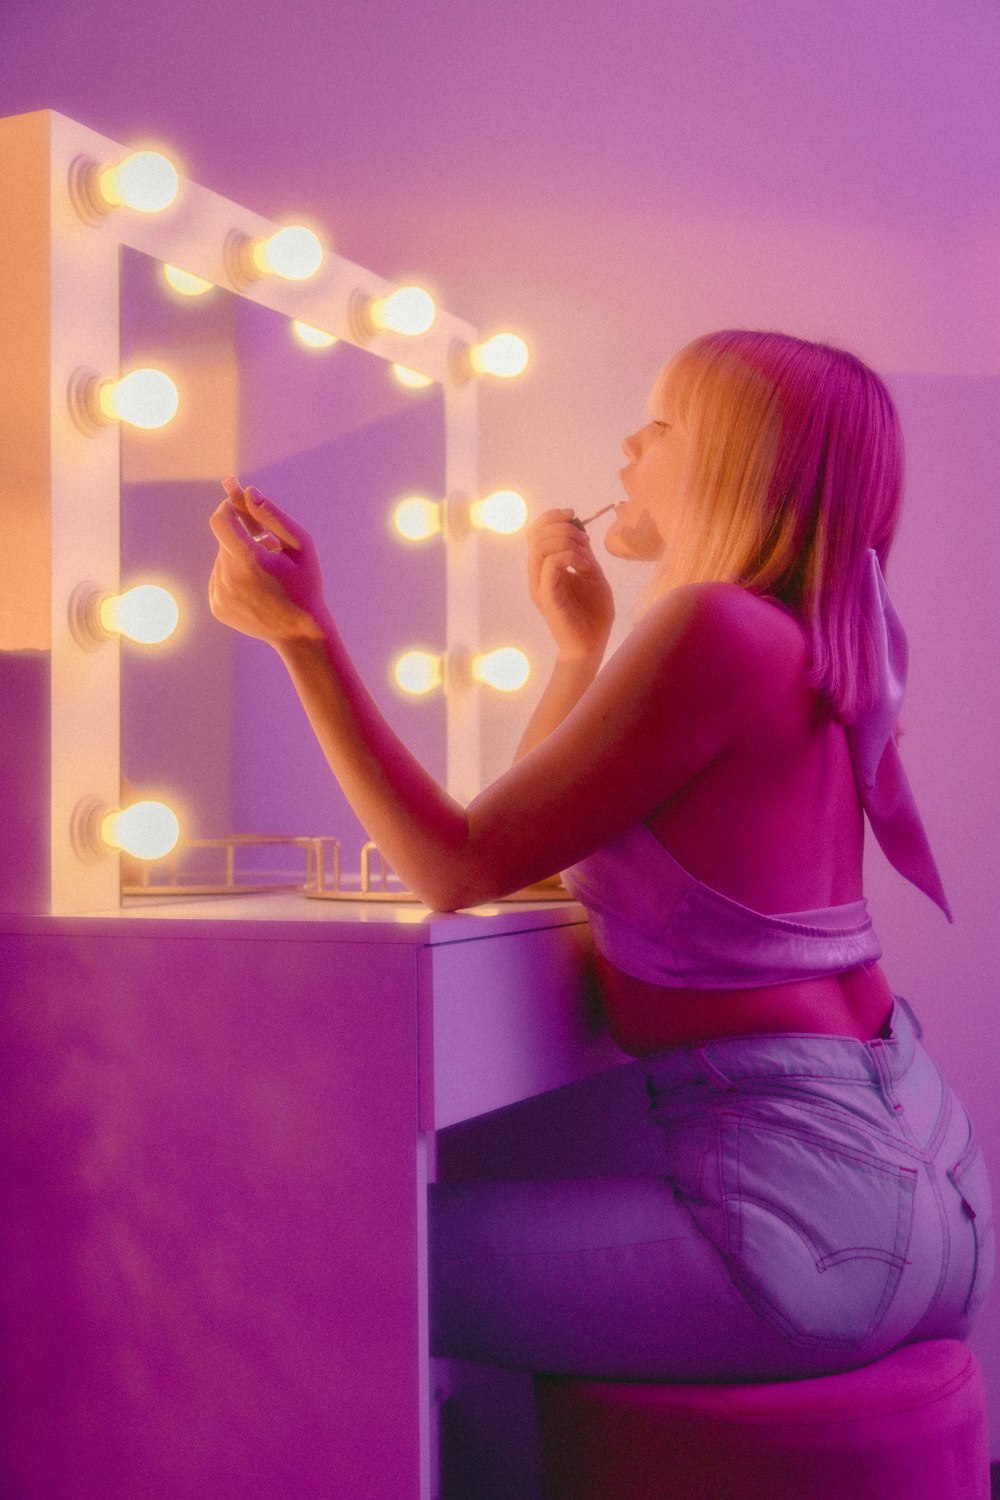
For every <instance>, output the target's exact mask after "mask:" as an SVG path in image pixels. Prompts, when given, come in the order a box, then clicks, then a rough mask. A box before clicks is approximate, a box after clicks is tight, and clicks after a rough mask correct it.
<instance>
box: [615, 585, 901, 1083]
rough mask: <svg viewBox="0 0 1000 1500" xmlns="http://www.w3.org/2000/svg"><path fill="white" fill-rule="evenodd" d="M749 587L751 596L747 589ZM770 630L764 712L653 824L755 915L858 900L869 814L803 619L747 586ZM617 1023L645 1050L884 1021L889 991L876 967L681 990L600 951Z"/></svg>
mask: <svg viewBox="0 0 1000 1500" xmlns="http://www.w3.org/2000/svg"><path fill="white" fill-rule="evenodd" d="M741 592H742V591H741ZM743 598H744V600H745V604H744V612H745V622H744V623H745V627H746V628H747V629H750V630H753V631H755V632H759V633H761V634H760V636H759V639H760V642H761V644H762V646H763V647H764V648H765V649H764V650H763V651H762V653H761V655H762V659H763V660H764V661H766V663H767V666H766V669H765V670H766V679H765V681H764V682H762V685H761V686H762V691H761V693H760V695H759V700H758V701H759V702H760V705H761V706H760V710H759V712H757V713H756V714H755V715H754V717H753V718H752V720H751V719H748V720H747V722H745V723H744V724H743V725H742V726H741V731H740V733H739V734H738V735H737V738H736V740H735V741H734V742H733V744H732V745H731V746H730V747H729V749H728V750H727V751H725V752H724V753H723V754H722V755H720V756H718V757H717V759H716V760H714V761H713V762H712V763H711V765H709V766H708V767H706V769H705V770H704V771H703V772H702V773H701V774H700V775H699V776H697V777H695V779H694V780H693V781H692V782H690V783H689V784H688V785H687V786H685V787H684V788H683V790H682V791H681V792H679V793H678V794H676V795H675V796H674V797H672V798H671V799H670V800H669V801H668V802H667V803H665V804H664V805H663V807H661V808H659V809H657V811H656V813H655V814H654V815H653V816H652V817H650V818H648V819H647V820H646V821H647V823H648V826H649V828H650V830H651V831H652V833H653V834H654V835H655V836H656V838H658V839H659V841H660V842H661V843H662V844H663V846H664V847H665V848H666V849H667V850H668V852H669V853H670V854H671V855H672V856H673V857H674V859H676V860H677V861H678V862H679V863H680V864H681V865H682V866H683V867H684V868H685V869H686V870H687V871H688V872H689V873H690V874H691V875H693V876H694V877H695V878H696V879H697V880H700V881H701V882H703V884H705V885H707V886H710V887H711V888H712V889H713V890H717V891H720V892H721V893H722V894H723V895H725V896H728V897H730V899H732V900H734V901H739V902H740V903H741V904H742V905H744V906H748V907H750V908H751V909H753V910H754V911H759V912H764V913H767V914H774V913H779V912H793V911H809V910H812V909H815V908H819V907H827V906H839V905H843V904H845V903H848V902H852V901H857V900H859V899H860V898H861V896H862V853H863V846H864V814H863V811H862V808H861V802H860V798H859V796H858V791H857V787H856V784H855V779H854V769H853V762H852V759H851V754H850V749H849V746H848V742H847V733H846V730H845V729H844V726H843V725H840V724H836V723H834V722H832V721H830V720H828V719H827V720H818V719H817V715H816V698H815V695H814V694H813V693H812V692H811V691H810V690H809V688H808V687H807V686H806V683H805V672H806V667H807V664H808V646H807V641H806V636H805V633H804V631H803V629H802V626H801V624H800V623H799V621H798V620H797V619H796V618H795V616H794V615H792V614H791V612H790V611H787V610H785V609H783V608H781V607H776V606H775V604H774V603H773V602H770V601H764V600H762V599H759V598H756V597H754V596H753V595H751V594H749V593H746V592H743ZM598 971H599V975H600V978H601V982H602V988H603V991H604V999H605V1004H606V1008H607V1011H608V1015H609V1020H610V1022H611V1025H612V1029H613V1031H614V1032H615V1034H616V1036H617V1037H618V1040H619V1042H620V1043H621V1044H622V1045H623V1046H625V1047H626V1050H628V1051H630V1052H636V1053H647V1052H651V1051H657V1050H662V1049H663V1048H665V1047H670V1046H675V1045H678V1044H680V1043H682V1042H688V1041H696V1040H700V1039H705V1038H707V1037H710V1036H724V1035H739V1034H744V1033H756V1032H760V1031H809V1032H822V1033H827V1034H835V1035H848V1036H857V1037H860V1038H861V1039H863V1040H869V1039H871V1038H872V1037H875V1036H877V1035H878V1034H879V1032H880V1031H881V1030H882V1028H883V1025H884V1023H885V1022H886V1020H887V1018H888V1014H889V1011H890V1010H891V1007H892V993H891V991H890V989H889V985H888V983H887V981H886V979H885V976H884V974H883V973H882V971H881V969H880V968H879V966H878V965H877V964H872V965H869V966H868V967H867V968H858V969H854V970H851V971H850V972H849V973H846V974H840V975H831V976H828V977H825V978H822V979H816V980H801V981H795V982H794V983H792V984H782V985H767V986H760V987H757V988H755V989H750V990H746V989H744V990H684V989H674V988H665V987H662V986H659V985H654V984H651V983H648V982H647V981H644V980H637V979H634V978H632V977H631V976H629V975H625V974H622V973H621V972H620V971H618V970H616V969H614V968H613V967H612V966H611V965H610V964H609V963H608V962H607V961H606V960H603V959H601V958H598Z"/></svg>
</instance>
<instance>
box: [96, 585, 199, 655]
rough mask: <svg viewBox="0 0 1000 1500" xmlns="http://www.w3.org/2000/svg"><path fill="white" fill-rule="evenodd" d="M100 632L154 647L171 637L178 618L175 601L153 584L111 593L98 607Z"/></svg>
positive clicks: (178, 613) (164, 590)
mask: <svg viewBox="0 0 1000 1500" xmlns="http://www.w3.org/2000/svg"><path fill="white" fill-rule="evenodd" d="M98 618H99V620H100V623H101V629H102V630H104V631H105V632H106V633H107V634H108V635H125V636H128V638H129V640H130V641H137V642H138V643H139V644H140V645H143V646H155V645H157V644H158V643H159V642H160V641H165V640H166V639H167V637H168V636H171V635H173V633H174V631H175V630H176V629H177V622H178V620H179V619H180V611H179V609H178V608H177V600H176V599H175V598H174V596H173V594H170V593H168V592H167V590H166V589H162V588H160V587H159V586H158V585H157V584H155V583H140V584H138V585H137V586H136V587H135V588H134V589H127V590H126V591H125V593H124V594H110V595H108V596H107V597H106V598H104V599H102V600H101V602H100V604H99V605H98Z"/></svg>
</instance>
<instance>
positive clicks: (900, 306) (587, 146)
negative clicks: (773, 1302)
mask: <svg viewBox="0 0 1000 1500" xmlns="http://www.w3.org/2000/svg"><path fill="white" fill-rule="evenodd" d="M998 97H1000V9H998V7H997V5H996V4H995V3H993V0H959V3H956V4H952V5H941V4H940V3H939V0H880V3H879V4H878V5H872V4H871V0H844V3H842V4H840V5H838V6H836V7H832V8H830V7H828V8H826V9H825V10H824V9H822V8H816V7H813V6H807V5H789V4H788V0H748V3H746V4H735V3H733V0H670V3H667V4H664V3H663V0H640V3H637V4H634V5H631V6H629V7H625V8H623V7H621V6H618V5H611V4H602V5H597V4H591V5H589V6H582V5H569V4H562V3H553V4H545V5H529V4H528V3H527V0H512V3H511V4H508V5H505V6H503V7H501V6H498V5H495V4H493V3H492V0H490V3H487V0H468V3H466V4H463V5H457V4H452V3H445V0H429V3H427V4H425V5H422V6H419V7H402V6H397V5H392V4H388V3H386V0H370V3H368V4H366V5H364V6H358V7H351V8H348V7H346V6H343V5H334V6H330V5H328V4H326V3H325V0H292V3H291V4H290V5H288V6H285V7H280V8H278V7H274V6H273V5H265V4H263V3H258V4H251V5H248V6H245V7H243V8H242V9H240V10H239V11H238V12H233V11H231V10H230V9H229V8H223V7H218V8H211V7H206V6H204V5H203V4H201V3H200V0H199V3H196V0H175V3H173V4H172V5H170V6H169V7H164V6H161V5H159V4H154V3H153V0H137V3H136V4H133V5H132V6H130V7H129V8H128V10H127V12H123V11H122V9H121V7H120V6H118V5H117V4H114V5H112V4H110V3H108V0H103V3H102V0H98V3H97V4H95V5H94V6H91V7H80V6H77V5H71V4H70V3H69V0H63V3H59V0H33V3H29V0H7V4H6V6H5V7H4V8H3V10H2V12H0V100H2V108H3V112H4V113H15V112H18V111H21V110H27V109H34V108H42V107H52V108H55V109H58V110H60V111H62V112H63V113H65V114H68V115H70V116H73V117H75V118H78V119H79V120H81V121H83V122H84V123H85V124H88V125H91V126H93V127H94V128H96V129H98V130H101V131H103V132H105V133H107V134H109V135H111V136H115V137H118V138H120V139H123V140H136V141H138V140H143V139H147V138H150V137H152V138H155V139H157V140H159V141H162V142H163V143H165V144H166V145H168V146H169V147H170V148H171V149H172V150H173V151H175V152H176V153H177V155H178V156H179V158H180V159H181V161H182V162H183V163H184V164H185V166H186V168H187V170H188V171H189V172H190V173H191V175H192V176H194V177H195V178H196V179H197V180H199V181H201V182H203V183H205V184H206V185H207V186H209V187H212V188H214V189H216V190H218V191H220V192H222V193H224V194H227V195H228V196H230V197H232V198H234V199H236V200H237V201H240V202H245V203H247V204H249V205H252V206H253V207H255V208H256V209H259V210H260V211H262V212H264V213H270V214H273V215H275V216H277V215H280V214H284V213H286V212H289V211H292V210H297V211H300V212H301V213H303V214H307V215H311V216H314V217H315V218H316V219H317V220H319V221H320V222H321V223H323V224H324V225H326V226H328V228H329V230H330V232H331V234H332V236H333V238H334V242H335V244H336V247H337V248H338V249H339V250H340V251H342V252H343V253H344V254H346V255H348V256H350V257H351V258H353V259H356V260H358V261H361V262H362V263H364V264H368V265H371V266H372V267H373V268H374V269H376V270H379V271H380V272H383V273H384V274H386V275H391V276H400V277H402V276H406V275H410V274H413V273H420V274H421V275H422V276H424V277H426V278H427V279H428V280H429V282H430V283H432V284H433V285H435V286H436V288H437V291H438V293H439V295H440V298H441V300H442V302H443V303H444V305H445V306H447V307H448V308H449V310H450V311H453V312H455V313H456V314H458V315H459V316H462V317H465V318H468V319H469V320H470V321H472V322H474V323H475V324H477V325H478V326H479V327H480V328H482V330H483V331H484V332H489V331H492V330H493V329H494V328H496V327H498V326H502V325H503V324H510V325H513V326H515V327H518V326H520V327H521V328H523V330H524V331H525V333H526V334H527V335H528V336H529V338H530V339H531V341H532V344H533V347H534V353H535V359H534V365H533V368H532V370H531V372H530V373H529V375H528V376H527V377H525V379H524V380H523V382H521V383H520V384H519V385H517V386H515V387H513V388H511V389H506V388H505V389H497V390H492V391H487V392H485V393H484V400H483V439H482V455H483V461H482V479H483V489H484V491H485V490H488V489H490V488H493V487H495V486H497V485H499V484H502V483H503V484H508V483H509V484H513V485H514V486H515V487H518V488H522V489H523V490H524V492H525V493H526V494H527V496H528V498H529V501H530V502H531V503H532V504H533V505H534V506H535V507H536V508H538V509H540V508H543V507H545V506H547V505H560V504H569V503H572V504H582V505H589V504H591V503H595V504H596V503H600V501H601V500H602V499H603V498H604V497H605V496H608V495H609V494H611V495H613V494H614V492H615V484H616V481H615V477H614V471H615V468H616V465H617V462H618V445H619V442H620V439H621V435H622V433H623V432H626V431H628V430H630V428H631V426H632V425H633V424H634V421H635V419H636V416H637V414H638V412H639V411H640V410H641V407H642V404H643V402H644V400H645V397H646V394H647V390H648V386H649V384H650V382H651V380H652V378H653V376H654V374H655V373H656V370H657V368H658V366H659V364H660V363H661V361H662V360H663V358H664V357H665V356H666V355H667V354H668V353H669V352H671V350H672V349H674V348H675V347H676V346H677V345H678V344H679V343H681V342H682V341H684V340H685V339H687V338H689V337H691V336H693V335H694V334H696V333H698V332H701V331H704V330H705V329H707V328H710V327H718V326H725V325H728V324H734V323H735V324H742V325H746V326H773V327H779V328H783V329H786V330H787V331H789V332H794V333H800V334H802V335H805V336H807V337H821V338H826V339H829V340H832V341H834V342H841V343H844V344H846V345H848V346H850V347H852V348H854V349H856V350H857V352H858V353H860V354H861V355H862V356H864V357H866V358H868V359H869V360H870V361H871V362H872V363H873V364H874V365H875V366H876V367H878V368H879V369H881V370H882V371H884V372H885V373H886V374H887V375H888V376H889V377H890V380H891V382H892V385H893V388H894V390H895V391H896V393H897V396H898V398H899V402H900V406H901V410H902V414H903V419H904V424H905V427H906V432H907V437H908V442H909V508H908V512H907V515H906V519H905V522H904V528H903V533H902V536H901V539H900V543H899V548H898V552H897V555H896V557H895V558H894V567H893V571H892V583H893V590H894V593H895V595H896V597H897V599H898V602H899V604H900V608H901V610H902V613H903V616H904V619H905V621H906V623H907V626H908V628H909V632H910V637H911V646H912V690H911V695H910V702H909V708H908V713H907V728H908V733H907V739H906V744H905V753H906V756H907V761H908V764H909V766H910V769H911V774H912V779H913V781H914V784H915V786H916V789H917V792H918V796H919V797H920V800H921V803H922V806H923V808H924V811H925V815H926V821H927V824H928V827H929V829H930V831H931V835H932V838H933V841H934V843H935V847H936V850H937V853H938V856H939V862H940V864H941V867H942V871H943V874H944V878H945V883H946V886H947V887H948V890H949V894H950V896H951V899H952V903H953V906H954V909H955V913H956V923H955V926H954V928H946V926H945V924H944V923H943V921H942V920H940V919H938V918H937V917H936V916H935V914H934V913H933V911H932V909H931V908H930V907H929V906H928V905H927V904H926V903H925V902H923V901H922V900H921V898H920V897H919V896H917V895H916V894H915V893H911V891H910V890H909V888H908V887H906V886H904V884H903V882H901V881H900V880H898V879H896V878H895V877H889V876H888V875H887V874H886V872H885V871H884V869H883V868H882V867H881V866H880V865H879V864H878V861H877V859H876V858H875V857H873V860H872V862H871V881H870V887H871V896H872V905H873V909H874V913H875V917H876V921H877V925H878V927H879V930H880V932H881V934H882V937H883V943H884V946H885V949H886V956H885V967H886V971H887V973H888V974H889V976H890V979H891V981H892V983H893V984H894V986H895V987H896V988H898V989H899V990H901V991H902V992H903V993H905V994H907V995H908V996H909V997H910V998H911V999H912V1001H913V1002H914V1004H915V1005H916V1006H917V1008H918V1010H919V1011H920V1013H921V1015H922V1016H923V1018H924V1020H925V1024H926V1028H927V1033H928V1037H929V1040H930V1042H931V1044H932V1046H933V1047H934V1048H935V1049H936V1051H937V1053H938V1055H939V1057H940V1059H941V1061H942V1064H943V1065H944V1066H945V1068H946V1070H947V1071H948V1072H949V1073H950V1075H951V1076H952V1078H953V1079H954V1081H955V1083H956V1085H957V1086H958V1087H959V1089H960V1091H961V1092H963V1093H964V1095H965V1096H966V1098H967V1100H968V1103H969V1106H970V1108H971V1109H972V1111H973V1113H974V1114H975V1115H976V1117H977V1120H978V1123H979V1126H980V1130H981V1133H982V1135H983V1136H984V1138H985V1142H986V1146H987V1149H988V1150H989V1151H990V1154H991V1156H992V1159H993V1161H994V1162H997V1163H1000V1122H998V1120H997V1118H996V1115H995V1111H994V1109H993V1096H994V1092H995V1082H994V1079H993V1074H992V1067H991V1059H993V1058H995V1057H996V1056H997V1055H1000V1005H998V1000H1000V995H998V984H997V978H996V976H997V973H998V972H1000V965H998V959H1000V952H998V941H997V923H996V918H995V909H994V908H995V898H996V892H997V890H998V888H1000V878H998V877H1000V869H998V855H997V841H996V839H995V836H994V832H993V831H994V830H995V828H996V826H997V813H998V808H997V792H996V788H997V784H998V780H997V757H996V748H995V745H996V724H995V719H996V714H995V711H994V709H993V708H992V693H991V688H992V684H993V682H994V681H995V676H996V644H997V642H996V630H995V626H994V624H993V622H994V619H995V615H996V587H995V577H996V564H997V559H998V545H997V543H998V537H997V506H996V474H997V472H998V463H997V459H998V453H997V437H996V426H997V424H996V412H997V410H998V397H1000V340H998V338H997V333H998V328H1000V306H998V279H997V276H996V266H997V264H1000V230H998V224H997V218H996V196H995V185H996V183H997V181H998V180H1000V159H998V158H1000V143H998V136H997V132H996V129H995V107H996V100H997V98H998ZM612 576H613V578H614V580H615V581H616V582H617V583H619V584H620V585H621V587H622V591H623V597H624V598H625V599H626V600H627V598H628V597H629V596H630V595H631V594H633V593H634V592H635V589H636V585H637V582H638V580H637V579H636V578H635V577H634V576H633V575H631V574H630V573H629V572H628V570H627V568H626V567H625V566H624V565H620V566H618V567H616V568H614V569H613V574H612ZM341 581H342V585H343V587H344V588H345V589H352V588H353V589H355V590H356V591H358V590H360V592H361V593H362V594H363V596H364V597H365V598H368V597H369V596H370V593H371V582H370V580H369V579H367V578H365V579H362V578H360V577H356V578H355V579H354V580H352V579H351V578H350V577H349V576H348V574H346V573H345V574H344V575H343V577H342V580H341ZM483 582H484V634H485V635H486V636H487V637H488V640H487V644H494V643H495V641H497V640H502V639H504V638H511V639H514V640H517V641H518V642H520V643H522V644H524V645H525V646H526V647H527V648H528V649H529V650H531V651H533V652H534V653H536V655H537V656H538V657H539V658H540V660H541V661H544V657H545V646H544V639H543V635H542V633H541V631H540V629H539V628H538V627H537V625H536V624H535V622H534V621H533V619H532V618H531V617H530V614H529V607H528V605H527V600H526V594H525V591H524V587H523V582H522V577H521V562H520V556H519V552H518V548H517V547H516V546H513V547H512V546H511V545H510V544H509V543H504V542H497V543H490V545H489V551H488V554H487V563H486V569H485V575H484V580H483ZM621 614H622V617H623V619H624V617H625V615H626V614H627V604H626V606H624V607H623V608H622V611H621ZM984 685H987V691H986V692H985V693H984V691H983V688H984ZM525 707H526V705H522V706H520V707H515V706H514V705H512V704H511V703H510V702H509V701H508V700H503V701H492V702H491V703H490V705H489V707H488V709H487V712H486V716H485V717H486V723H485V728H486V732H487V735H488V736H489V743H490V744H491V745H492V746H495V755H496V762H495V765H494V767H493V769H494V770H495V771H499V770H500V769H501V768H502V766H503V764H504V763H505V762H506V760H507V759H508V758H509V754H510V751H511V749H512V746H513V744H514V742H515V741H516V738H517V735H518V732H519V724H520V722H521V720H522V718H523V714H524V712H525ZM415 732H416V731H415ZM271 745H272V749H273V747H274V741H272V742H271ZM263 754H264V750H263V748H260V749H258V750H257V752H256V759H257V763H258V764H260V763H261V762H262V759H263ZM282 815H283V816H284V813H283V814H282ZM996 1305H997V1304H996V1301H995V1300H994V1301H993V1302H992V1303H991V1304H990V1306H989V1307H988V1308H987V1313H986V1318H987V1322H986V1323H985V1324H984V1325H983V1331H982V1333H981V1334H980V1335H979V1336H978V1338H977V1340H976V1344H975V1347H976V1349H977V1353H978V1354H979V1355H980V1357H981V1359H982V1360H983V1362H984V1365H985V1366H986V1370H987V1379H988V1381H989V1383H990V1386H991V1391H992V1393H993V1399H994V1401H995V1403H997V1405H998V1407H1000V1338H997V1336H996V1333H997V1328H996ZM994 1430H995V1431H1000V1410H998V1411H997V1415H996V1416H995V1419H994ZM998 1451H1000V1450H998Z"/></svg>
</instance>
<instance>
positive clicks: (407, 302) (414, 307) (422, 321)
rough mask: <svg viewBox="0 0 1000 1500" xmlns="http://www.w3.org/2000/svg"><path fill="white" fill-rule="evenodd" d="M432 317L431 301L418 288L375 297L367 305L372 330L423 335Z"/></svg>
mask: <svg viewBox="0 0 1000 1500" xmlns="http://www.w3.org/2000/svg"><path fill="white" fill-rule="evenodd" d="M436 314H437V309H436V308H435V306H434V298H433V297H432V296H431V295H430V293H429V292H425V291H424V289H423V287H419V286H401V287H400V288H399V289H398V291H395V292H392V293H390V295H389V296H388V297H375V298H373V299H372V301H371V302H369V304H368V316H369V318H370V319H371V321H372V322H373V323H374V324H375V327H376V328H389V329H391V330H392V332H393V333H405V334H408V335H410V336H411V337H416V336H417V335H418V334H421V333H426V332H427V330H428V328H430V326H431V324H432V323H433V322H434V318H435V316H436Z"/></svg>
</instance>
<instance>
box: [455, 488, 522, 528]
mask: <svg viewBox="0 0 1000 1500" xmlns="http://www.w3.org/2000/svg"><path fill="white" fill-rule="evenodd" d="M527 519H528V507H527V505H526V504H525V502H524V496H523V495H519V494H518V493H517V491H516V490H494V491H493V493H492V495H487V496H486V497H485V499H483V500H473V502H472V504H471V505H470V506H469V520H470V521H471V522H472V524H473V526H475V527H476V528H477V529H478V530H481V531H493V532H496V533H497V535H498V536H513V535H514V533H515V532H517V531H520V530H521V528H522V527H523V526H524V523H525V521H526V520H527Z"/></svg>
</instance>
